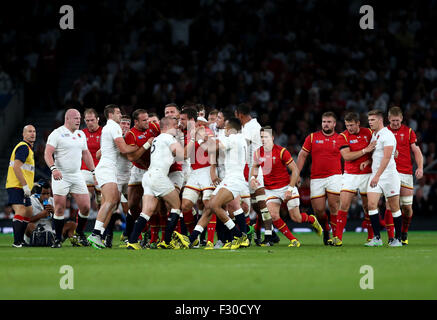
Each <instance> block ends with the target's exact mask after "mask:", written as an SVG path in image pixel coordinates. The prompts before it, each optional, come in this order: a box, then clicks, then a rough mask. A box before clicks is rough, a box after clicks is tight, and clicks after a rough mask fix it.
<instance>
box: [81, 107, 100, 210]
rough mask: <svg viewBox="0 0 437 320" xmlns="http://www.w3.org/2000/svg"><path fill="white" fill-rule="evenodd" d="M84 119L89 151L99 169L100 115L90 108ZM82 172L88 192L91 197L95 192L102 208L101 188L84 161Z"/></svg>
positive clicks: (84, 131)
mask: <svg viewBox="0 0 437 320" xmlns="http://www.w3.org/2000/svg"><path fill="white" fill-rule="evenodd" d="M84 118H85V124H86V128H85V129H83V130H82V131H83V133H84V134H85V136H86V142H87V145H88V150H89V151H90V153H91V156H92V158H93V162H94V166H95V167H97V165H98V164H99V159H97V156H96V153H97V151H98V150H100V137H101V136H102V127H101V126H100V125H99V115H98V114H97V111H96V110H95V109H92V108H89V109H86V110H85V111H84ZM80 170H81V172H82V175H83V177H84V179H85V182H86V185H87V187H88V192H89V193H90V194H91V195H92V194H94V192H95V195H96V202H97V205H98V206H100V203H101V199H102V195H101V191H100V188H99V187H98V186H96V185H95V182H94V176H93V174H92V172H91V171H90V170H89V169H88V167H87V166H86V164H85V162H84V161H83V160H82V166H81V168H80Z"/></svg>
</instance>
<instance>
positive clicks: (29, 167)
mask: <svg viewBox="0 0 437 320" xmlns="http://www.w3.org/2000/svg"><path fill="white" fill-rule="evenodd" d="M20 146H26V147H28V148H29V154H28V155H27V158H26V161H25V162H24V163H23V165H22V167H21V170H22V171H23V176H24V180H26V183H27V185H28V186H29V188H30V190H32V188H33V181H34V179H35V158H34V154H33V150H32V148H31V147H30V146H29V145H28V144H27V143H26V142H24V141H21V142H20V143H18V144H17V145H16V146H15V148H14V150H12V154H11V159H10V160H9V168H8V177H7V179H6V188H20V189H21V188H23V186H22V185H21V183H20V181H19V180H18V178H17V176H16V175H15V172H14V162H15V151H16V150H17V149H18V148H19V147H20Z"/></svg>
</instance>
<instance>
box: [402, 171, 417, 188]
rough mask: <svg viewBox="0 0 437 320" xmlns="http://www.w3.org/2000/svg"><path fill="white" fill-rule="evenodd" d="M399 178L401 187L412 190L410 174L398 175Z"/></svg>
mask: <svg viewBox="0 0 437 320" xmlns="http://www.w3.org/2000/svg"><path fill="white" fill-rule="evenodd" d="M399 178H400V179H401V187H402V188H406V189H410V190H414V182H413V175H412V174H404V173H399Z"/></svg>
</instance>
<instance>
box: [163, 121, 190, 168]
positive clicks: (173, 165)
mask: <svg viewBox="0 0 437 320" xmlns="http://www.w3.org/2000/svg"><path fill="white" fill-rule="evenodd" d="M182 133H183V134H184V147H185V146H186V145H187V139H188V133H187V129H183V130H182ZM182 163H183V161H175V162H173V164H172V165H171V167H170V169H169V171H168V173H171V172H175V171H182Z"/></svg>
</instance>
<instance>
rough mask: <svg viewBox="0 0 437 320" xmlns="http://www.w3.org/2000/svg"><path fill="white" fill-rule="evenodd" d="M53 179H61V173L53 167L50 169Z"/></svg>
mask: <svg viewBox="0 0 437 320" xmlns="http://www.w3.org/2000/svg"><path fill="white" fill-rule="evenodd" d="M52 175H53V179H55V180H61V179H62V173H61V171H59V170H58V169H55V170H53V171H52Z"/></svg>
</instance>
